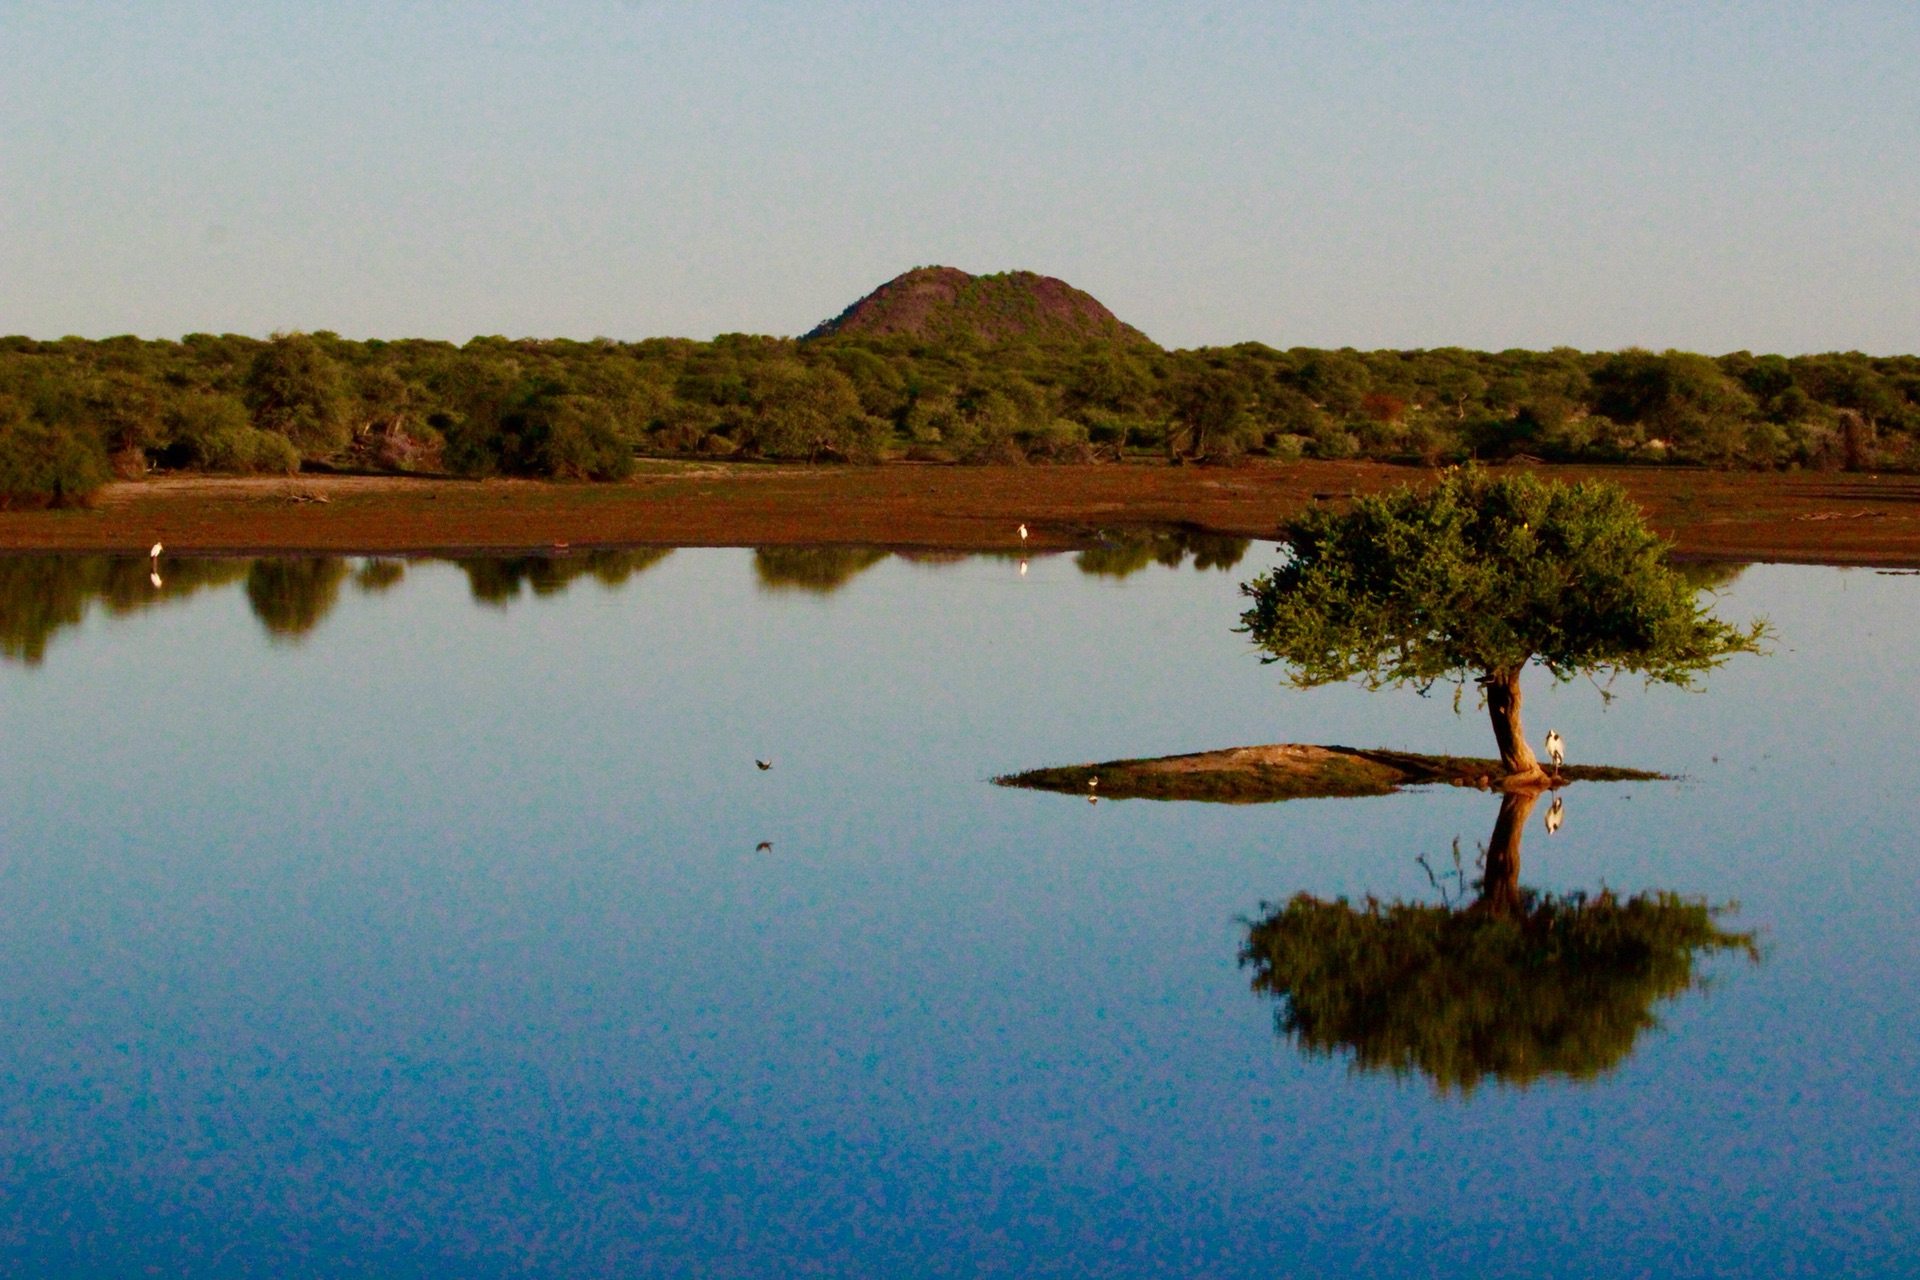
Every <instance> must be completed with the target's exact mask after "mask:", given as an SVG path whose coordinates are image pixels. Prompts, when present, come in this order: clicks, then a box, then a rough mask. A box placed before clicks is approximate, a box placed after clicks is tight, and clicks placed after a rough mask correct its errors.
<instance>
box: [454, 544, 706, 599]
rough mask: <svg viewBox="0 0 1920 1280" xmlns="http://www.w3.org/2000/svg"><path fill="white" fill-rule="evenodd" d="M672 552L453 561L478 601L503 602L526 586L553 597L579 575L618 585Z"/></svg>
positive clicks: (668, 549)
mask: <svg viewBox="0 0 1920 1280" xmlns="http://www.w3.org/2000/svg"><path fill="white" fill-rule="evenodd" d="M672 554H673V548H672V547H640V548H636V549H634V550H630V551H587V552H582V553H580V554H578V555H564V556H485V557H473V558H471V559H466V560H456V561H454V563H455V564H457V565H459V566H460V567H461V569H463V570H465V571H466V575H467V587H468V589H469V590H470V591H472V592H473V598H474V599H475V600H478V601H480V602H481V603H482V604H494V605H504V604H506V603H507V601H509V600H512V599H514V598H515V597H516V596H518V595H519V594H520V589H521V587H523V586H525V587H529V588H531V589H532V591H533V594H535V595H537V596H550V595H554V594H557V593H558V592H561V591H565V590H566V589H567V587H568V586H570V585H571V584H572V583H573V581H574V580H575V579H576V578H584V577H587V576H589V575H591V576H592V577H594V578H597V579H599V581H600V582H601V583H602V584H604V585H605V586H609V587H617V586H619V585H620V584H621V583H623V582H625V581H626V580H627V579H628V578H630V577H632V576H633V575H634V574H636V573H641V572H644V571H645V570H647V569H650V568H652V567H653V566H654V565H656V564H658V563H659V562H660V561H662V560H664V559H666V558H667V557H668V556H670V555H672Z"/></svg>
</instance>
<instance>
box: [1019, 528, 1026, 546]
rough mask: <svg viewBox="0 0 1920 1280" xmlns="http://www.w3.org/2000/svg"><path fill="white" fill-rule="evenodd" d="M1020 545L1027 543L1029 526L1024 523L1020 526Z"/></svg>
mask: <svg viewBox="0 0 1920 1280" xmlns="http://www.w3.org/2000/svg"><path fill="white" fill-rule="evenodd" d="M1020 545H1021V546H1023V547H1024V546H1026V545H1027V526H1025V525H1024V524H1023V525H1021V526H1020Z"/></svg>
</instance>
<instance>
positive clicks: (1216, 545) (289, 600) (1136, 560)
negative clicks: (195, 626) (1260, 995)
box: [0, 533, 1249, 666]
mask: <svg viewBox="0 0 1920 1280" xmlns="http://www.w3.org/2000/svg"><path fill="white" fill-rule="evenodd" d="M1248 545H1249V543H1248V542H1247V540H1246V539H1244V538H1228V539H1222V538H1215V537H1211V536H1208V535H1201V534H1186V533H1154V534H1141V535H1126V536H1119V535H1116V536H1114V537H1111V538H1109V539H1107V540H1106V544H1105V546H1104V547H1103V549H1102V550H1101V551H1100V552H1097V553H1096V552H1086V553H1083V556H1082V557H1081V559H1082V560H1083V561H1084V560H1085V557H1086V556H1094V555H1096V554H1097V555H1101V556H1105V557H1106V558H1104V559H1098V560H1095V561H1093V562H1092V563H1081V564H1080V568H1081V570H1082V572H1085V573H1088V574H1097V575H1100V576H1118V577H1126V576H1127V575H1129V574H1132V573H1137V572H1139V571H1140V570H1141V569H1144V568H1146V567H1148V566H1149V565H1153V564H1159V565H1163V566H1167V567H1170V568H1178V567H1180V565H1181V564H1183V563H1185V562H1187V561H1188V559H1189V558H1191V560H1192V563H1193V565H1194V567H1195V568H1196V569H1208V568H1219V569H1225V568H1231V567H1232V566H1233V565H1235V564H1238V563H1239V561H1240V558H1241V557H1242V556H1243V555H1245V553H1246V550H1247V547H1248ZM673 551H674V548H672V547H639V548H633V549H628V550H581V551H574V552H565V551H556V552H553V553H549V554H531V555H530V554H517V555H493V556H486V555H480V556H458V557H451V558H447V559H446V560H445V563H450V564H453V565H455V566H457V567H458V568H459V569H460V570H461V572H463V573H464V574H466V576H467V586H468V590H469V591H470V592H471V593H472V597H473V599H474V601H475V602H477V603H479V604H483V605H491V606H496V607H504V606H506V605H507V604H508V603H510V602H511V601H513V600H515V599H517V598H518V597H519V596H520V595H521V593H522V592H523V591H529V592H531V593H532V594H533V595H535V596H551V595H556V594H559V593H560V592H563V591H565V590H567V589H568V587H570V586H571V585H572V584H573V583H575V582H577V581H579V580H580V579H582V578H592V579H594V580H595V581H597V582H598V583H599V584H600V585H602V586H603V587H607V588H609V589H612V588H616V587H619V586H621V585H622V584H624V583H625V582H626V581H627V580H628V579H630V578H632V577H634V576H635V575H637V574H640V573H644V572H646V571H647V570H648V569H650V568H652V567H653V566H654V565H656V564H658V563H660V561H662V560H664V559H666V558H667V557H668V556H670V555H672V554H673ZM1014 554H1015V555H1017V553H1014ZM895 555H899V556H901V557H902V558H903V559H906V560H909V561H911V562H913V563H916V564H920V565H924V566H927V567H933V568H938V567H941V566H944V565H947V564H952V563H957V562H959V561H962V560H967V559H972V558H975V556H976V555H978V556H979V557H981V558H986V559H992V560H1006V559H1008V558H1009V556H1008V554H1007V553H1001V552H983V553H971V552H969V553H962V554H958V555H938V556H935V555H928V554H925V553H915V552H894V551H889V550H886V549H882V548H876V547H765V548H761V549H759V550H756V551H755V552H754V557H753V571H754V576H755V579H756V581H757V582H758V583H759V585H760V587H761V589H762V590H767V591H789V590H791V591H801V592H809V593H813V594H816V595H830V594H832V593H833V592H835V591H838V590H839V589H840V588H841V587H843V586H845V585H846V584H847V583H849V582H851V581H852V580H853V579H854V578H856V577H858V576H859V575H860V574H862V573H864V572H866V571H867V570H868V569H871V568H872V567H873V566H875V565H877V564H879V563H880V562H882V561H884V560H886V559H888V558H889V557H890V556H895ZM423 559H434V560H438V559H439V557H423ZM408 563H409V561H407V560H404V559H401V558H398V557H392V556H370V557H358V558H352V559H350V558H348V557H343V556H324V555H305V556H303V555H293V556H260V557H254V558H247V557H220V558H212V557H192V556H174V555H168V556H166V557H165V558H164V559H163V561H162V568H163V570H164V572H163V573H162V574H161V575H160V577H161V583H160V585H158V586H155V585H154V583H153V582H152V581H151V580H150V579H149V577H148V573H149V568H150V566H149V564H148V561H147V560H146V559H145V558H144V557H134V556H106V555H65V554H47V555H0V656H4V657H6V658H10V659H12V660H14V661H18V662H25V663H27V664H28V665H30V666H32V665H37V664H38V663H40V662H41V661H43V660H44V659H45V657H46V651H47V645H48V644H49V643H50V642H51V641H52V639H53V638H54V637H55V636H56V635H58V634H59V633H60V632H61V631H64V630H66V629H67V628H70V627H77V626H79V625H80V623H81V622H82V621H84V620H85V618H86V616H87V614H88V612H89V611H90V610H91V609H92V608H93V606H95V605H96V604H98V605H101V606H103V607H104V608H106V609H107V610H108V611H109V612H111V613H113V614H116V615H124V614H131V613H138V612H140V611H142V610H145V609H150V608H153V607H154V606H156V605H160V604H166V603H168V602H171V601H175V600H184V599H186V598H187V597H189V596H192V595H195V594H197V593H198V592H200V591H202V590H209V589H215V588H219V587H225V586H231V585H233V584H234V583H244V584H245V589H246V595H247V602H248V604H249V605H250V606H251V607H252V609H253V614H254V617H255V618H257V619H258V620H259V621H260V623H261V625H262V626H263V627H265V628H266V630H267V633H268V635H269V636H271V637H272V638H274V639H275V640H279V641H291V642H297V641H299V640H300V639H302V638H303V637H305V636H306V635H308V634H309V633H311V632H312V631H313V630H314V628H316V627H318V626H319V625H320V624H321V623H322V622H323V621H325V619H326V617H327V615H328V614H329V613H330V612H332V610H333V608H334V606H335V605H336V604H338V602H339V599H340V589H341V587H342V586H343V585H345V584H347V583H348V582H351V583H352V584H353V586H354V587H355V588H356V589H357V590H359V591H361V592H363V593H370V592H380V591H386V590H389V589H391V588H393V587H395V586H397V585H399V584H400V583H401V581H402V580H403V579H404V578H405V577H406V566H407V564H408Z"/></svg>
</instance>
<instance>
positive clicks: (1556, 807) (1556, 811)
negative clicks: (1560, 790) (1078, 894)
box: [1547, 796, 1567, 835]
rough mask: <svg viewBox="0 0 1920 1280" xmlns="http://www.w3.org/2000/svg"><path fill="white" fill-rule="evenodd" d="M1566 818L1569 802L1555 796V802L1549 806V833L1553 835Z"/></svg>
mask: <svg viewBox="0 0 1920 1280" xmlns="http://www.w3.org/2000/svg"><path fill="white" fill-rule="evenodd" d="M1566 820H1567V802H1566V801H1564V800H1562V799H1561V798H1560V797H1559V796H1555V797H1554V798H1553V803H1552V804H1550V805H1548V806H1547V834H1548V835H1552V834H1554V833H1555V832H1556V831H1558V830H1560V824H1561V823H1563V822H1565V821H1566Z"/></svg>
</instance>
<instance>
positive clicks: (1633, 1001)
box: [1240, 890, 1756, 1092]
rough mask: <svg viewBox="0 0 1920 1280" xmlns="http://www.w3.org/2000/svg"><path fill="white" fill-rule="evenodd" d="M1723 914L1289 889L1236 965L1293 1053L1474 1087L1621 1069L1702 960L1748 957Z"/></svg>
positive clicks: (1685, 904)
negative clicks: (1271, 1007) (1264, 997)
mask: <svg viewBox="0 0 1920 1280" xmlns="http://www.w3.org/2000/svg"><path fill="white" fill-rule="evenodd" d="M1720 914H1721V909H1716V908H1711V907H1708V906H1707V905H1706V904H1704V903H1701V902H1695V901H1689V900H1686V899H1682V898H1680V897H1678V896H1676V895H1674V894H1670V893H1657V894H1651V895H1642V896H1639V897H1634V898H1629V899H1627V900H1625V901H1622V900H1620V899H1619V898H1616V897H1615V896H1614V895H1613V894H1611V893H1602V894H1600V895H1599V896H1597V897H1592V898H1589V897H1586V896H1584V895H1579V894H1576V895H1573V896H1571V897H1566V898H1554V897H1550V896H1540V895H1537V894H1535V893H1534V892H1533V891H1531V890H1525V891H1522V893H1521V897H1520V902H1519V910H1518V911H1516V912H1513V913H1510V914H1509V913H1504V912H1499V911H1489V910H1486V909H1485V908H1484V907H1482V906H1474V907H1468V908H1466V909H1464V910H1463V909H1459V908H1453V907H1448V906H1431V905H1425V904H1408V903H1399V902H1396V903H1390V904H1383V903H1380V902H1378V901H1375V900H1374V899H1371V898H1369V899H1368V900H1367V903H1366V905H1365V906H1364V907H1362V908H1359V909H1355V908H1354V907H1351V906H1349V905H1348V904H1347V902H1346V900H1345V899H1341V900H1338V901H1334V902H1327V901H1323V900H1321V899H1318V898H1314V897H1311V896H1309V895H1307V894H1299V895H1297V896H1296V897H1294V899H1293V900H1292V901H1291V902H1288V903H1287V904H1286V905H1285V906H1282V907H1270V908H1268V911H1267V914H1266V915H1265V916H1263V917H1262V918H1261V919H1260V920H1258V921H1256V922H1254V923H1253V924H1252V925H1251V926H1250V927H1249V929H1248V933H1247V940H1246V943H1245V945H1244V946H1243V947H1242V949H1241V953H1240V962H1241V964H1242V965H1243V966H1249V967H1251V968H1252V969H1253V970H1254V976H1253V988H1254V990H1256V991H1260V992H1264V993H1266V994H1268V995H1272V996H1275V997H1277V998H1279V999H1280V1001H1281V1002H1282V1003H1281V1008H1280V1009H1279V1010H1278V1012H1277V1013H1276V1014H1275V1022H1276V1025H1277V1027H1278V1029H1279V1031H1280V1032H1281V1033H1282V1034H1284V1035H1286V1036H1287V1037H1288V1038H1289V1039H1291V1040H1293V1041H1294V1042H1295V1043H1296V1044H1297V1045H1298V1046H1299V1047H1300V1048H1301V1049H1302V1050H1303V1051H1304V1052H1306V1053H1308V1054H1310V1055H1332V1054H1335V1053H1346V1054H1349V1055H1351V1058H1352V1062H1353V1065H1354V1066H1355V1067H1356V1068H1358V1069H1360V1070H1363V1071H1391V1072H1393V1073H1394V1074H1396V1075H1405V1074H1407V1073H1409V1072H1412V1071H1419V1072H1420V1073H1421V1074H1423V1075H1425V1076H1427V1077H1428V1078H1429V1079H1430V1080H1432V1081H1433V1083H1434V1086H1435V1087H1436V1088H1437V1089H1439V1090H1441V1091H1446V1090H1448V1089H1459V1090H1461V1091H1462V1092H1469V1091H1471V1090H1472V1089H1474V1088H1475V1087H1476V1086H1477V1085H1479V1084H1480V1083H1481V1082H1482V1081H1483V1080H1484V1079H1485V1078H1486V1077H1487V1076H1492V1077H1493V1078H1494V1079H1495V1080H1497V1081H1500V1082H1501V1083H1506V1084H1522V1085H1524V1084H1526V1083H1528V1082H1530V1081H1533V1080H1536V1079H1539V1078H1540V1077H1542V1076H1550V1075H1552V1076H1566V1077H1571V1078H1575V1079H1584V1078H1589V1077H1592V1076H1594V1075H1597V1074H1599V1073H1601V1072H1603V1071H1607V1070H1609V1069H1611V1068H1612V1067H1614V1066H1616V1065H1617V1064H1619V1063H1620V1062H1621V1061H1623V1060H1624V1059H1625V1058H1626V1056H1627V1054H1628V1053H1630V1052H1631V1051H1632V1049H1633V1046H1634V1042H1635V1040H1636V1039H1637V1038H1638V1037H1639V1035H1640V1033H1641V1032H1643V1031H1646V1030H1649V1029H1651V1028H1653V1027H1655V1026H1657V1025H1658V1022H1657V1020H1656V1019H1655V1018H1654V1016H1653V1014H1652V1011H1651V1009H1652V1005H1653V1004H1654V1002H1655V1001H1657V1000H1664V999H1671V998H1673V997H1674V996H1677V995H1680V994H1681V993H1683V992H1685V991H1686V990H1688V989H1689V988H1690V987H1692V986H1694V985H1695V984H1696V982H1697V979H1696V977H1695V975H1694V969H1693V965H1694V958H1695V955H1696V954H1697V953H1706V952H1714V951H1723V950H1743V951H1745V952H1747V953H1748V954H1749V955H1750V956H1752V955H1754V954H1756V953H1755V951H1754V944H1753V935H1752V934H1741V933H1728V932H1725V931H1723V930H1722V929H1720V928H1719V926H1718V925H1717V924H1716V919H1717V917H1718V916H1719V915H1720Z"/></svg>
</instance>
